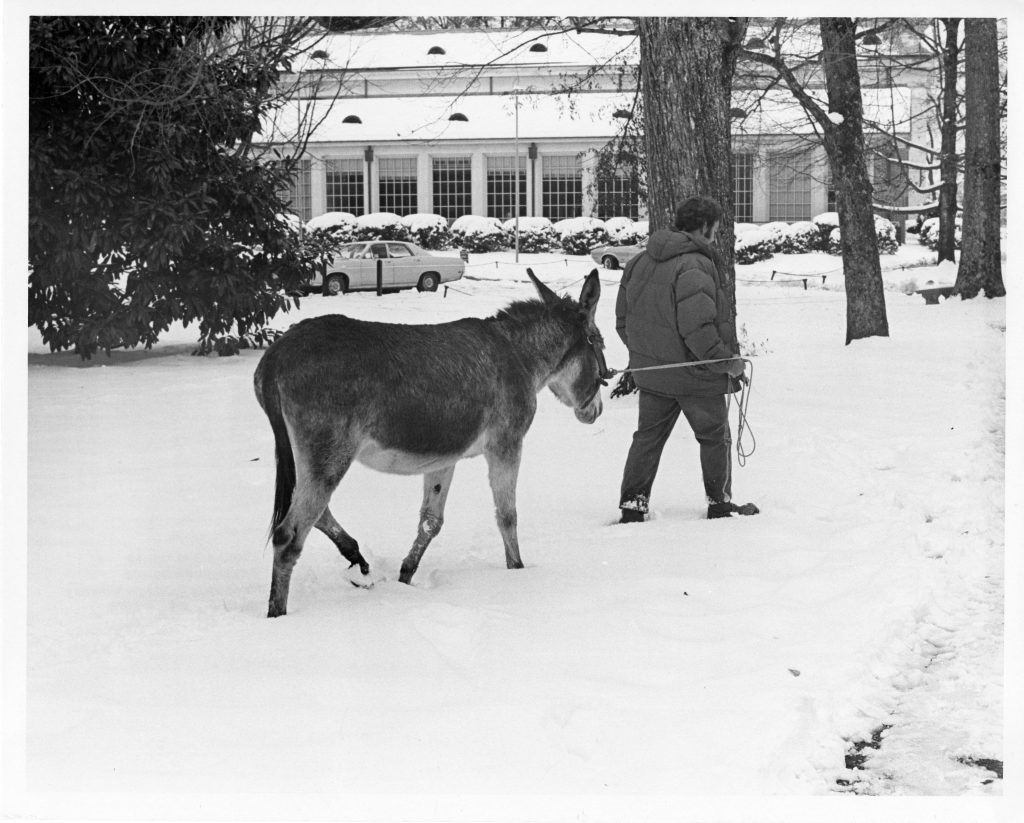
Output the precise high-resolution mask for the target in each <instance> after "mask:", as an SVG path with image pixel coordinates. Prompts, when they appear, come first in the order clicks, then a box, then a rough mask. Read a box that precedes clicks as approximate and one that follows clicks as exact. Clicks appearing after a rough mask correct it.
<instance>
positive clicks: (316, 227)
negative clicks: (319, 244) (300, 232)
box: [306, 211, 359, 244]
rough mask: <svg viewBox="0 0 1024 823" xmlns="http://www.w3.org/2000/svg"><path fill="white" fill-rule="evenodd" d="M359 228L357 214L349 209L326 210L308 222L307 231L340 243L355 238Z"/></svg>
mask: <svg viewBox="0 0 1024 823" xmlns="http://www.w3.org/2000/svg"><path fill="white" fill-rule="evenodd" d="M358 229H359V224H358V223H357V222H356V216H355V215H354V214H349V213H348V212H347V211H329V212H325V213H324V214H321V215H319V216H317V217H314V218H313V219H312V220H310V221H309V222H308V223H306V231H307V232H309V233H310V234H313V235H316V236H319V237H322V238H324V239H330V240H332V241H334V242H336V243H339V244H341V243H350V242H351V241H353V240H355V239H356V232H357V231H358Z"/></svg>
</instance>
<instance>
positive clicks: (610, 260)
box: [601, 254, 619, 270]
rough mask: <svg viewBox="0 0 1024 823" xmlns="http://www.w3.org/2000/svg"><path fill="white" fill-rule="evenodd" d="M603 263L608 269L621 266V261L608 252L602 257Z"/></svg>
mask: <svg viewBox="0 0 1024 823" xmlns="http://www.w3.org/2000/svg"><path fill="white" fill-rule="evenodd" d="M601 265H602V266H604V267H605V268H606V269H612V270H615V269H617V268H618V267H619V261H618V260H616V259H615V258H614V257H612V256H611V255H610V254H606V255H605V256H604V257H602V258H601Z"/></svg>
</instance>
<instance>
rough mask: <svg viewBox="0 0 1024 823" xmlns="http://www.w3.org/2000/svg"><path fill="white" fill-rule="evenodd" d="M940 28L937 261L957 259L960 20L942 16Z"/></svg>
mask: <svg viewBox="0 0 1024 823" xmlns="http://www.w3.org/2000/svg"><path fill="white" fill-rule="evenodd" d="M942 25H943V26H944V27H945V30H946V40H945V45H944V46H943V49H942V112H941V114H942V131H941V136H942V142H941V143H940V154H939V165H940V167H941V168H940V169H939V177H940V179H941V180H942V188H941V189H939V247H938V250H939V262H940V263H941V262H942V261H943V260H950V261H954V260H956V257H955V256H954V254H955V250H956V194H957V176H958V174H959V170H958V169H957V160H958V158H957V153H956V120H957V117H956V108H957V105H956V104H957V90H956V83H957V76H958V70H959V65H958V64H959V62H960V44H959V37H960V18H959V17H944V18H943V19H942Z"/></svg>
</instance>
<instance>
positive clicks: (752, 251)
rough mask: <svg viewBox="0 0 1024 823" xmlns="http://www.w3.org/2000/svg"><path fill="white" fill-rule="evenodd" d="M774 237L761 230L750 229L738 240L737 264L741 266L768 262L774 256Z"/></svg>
mask: <svg viewBox="0 0 1024 823" xmlns="http://www.w3.org/2000/svg"><path fill="white" fill-rule="evenodd" d="M773 249H774V244H773V241H772V236H771V235H770V234H768V233H767V232H763V231H761V230H760V229H748V230H747V231H744V232H743V234H742V235H740V236H739V237H737V238H736V262H737V264H739V265H746V264H748V263H756V262H757V261H758V260H767V259H768V258H769V257H771V256H772V250H773Z"/></svg>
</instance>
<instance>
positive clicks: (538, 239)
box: [502, 217, 559, 254]
mask: <svg viewBox="0 0 1024 823" xmlns="http://www.w3.org/2000/svg"><path fill="white" fill-rule="evenodd" d="M502 228H503V229H504V231H505V237H506V240H505V242H506V243H507V244H508V246H509V248H513V249H514V248H515V246H516V219H515V218H514V217H513V218H512V219H511V220H506V221H505V222H504V224H503V225H502ZM557 248H559V242H558V234H557V233H556V232H555V227H554V225H552V223H551V221H550V220H548V219H547V218H546V217H520V218H519V251H522V252H527V253H528V254H533V253H536V252H543V251H552V250H553V249H557Z"/></svg>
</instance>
